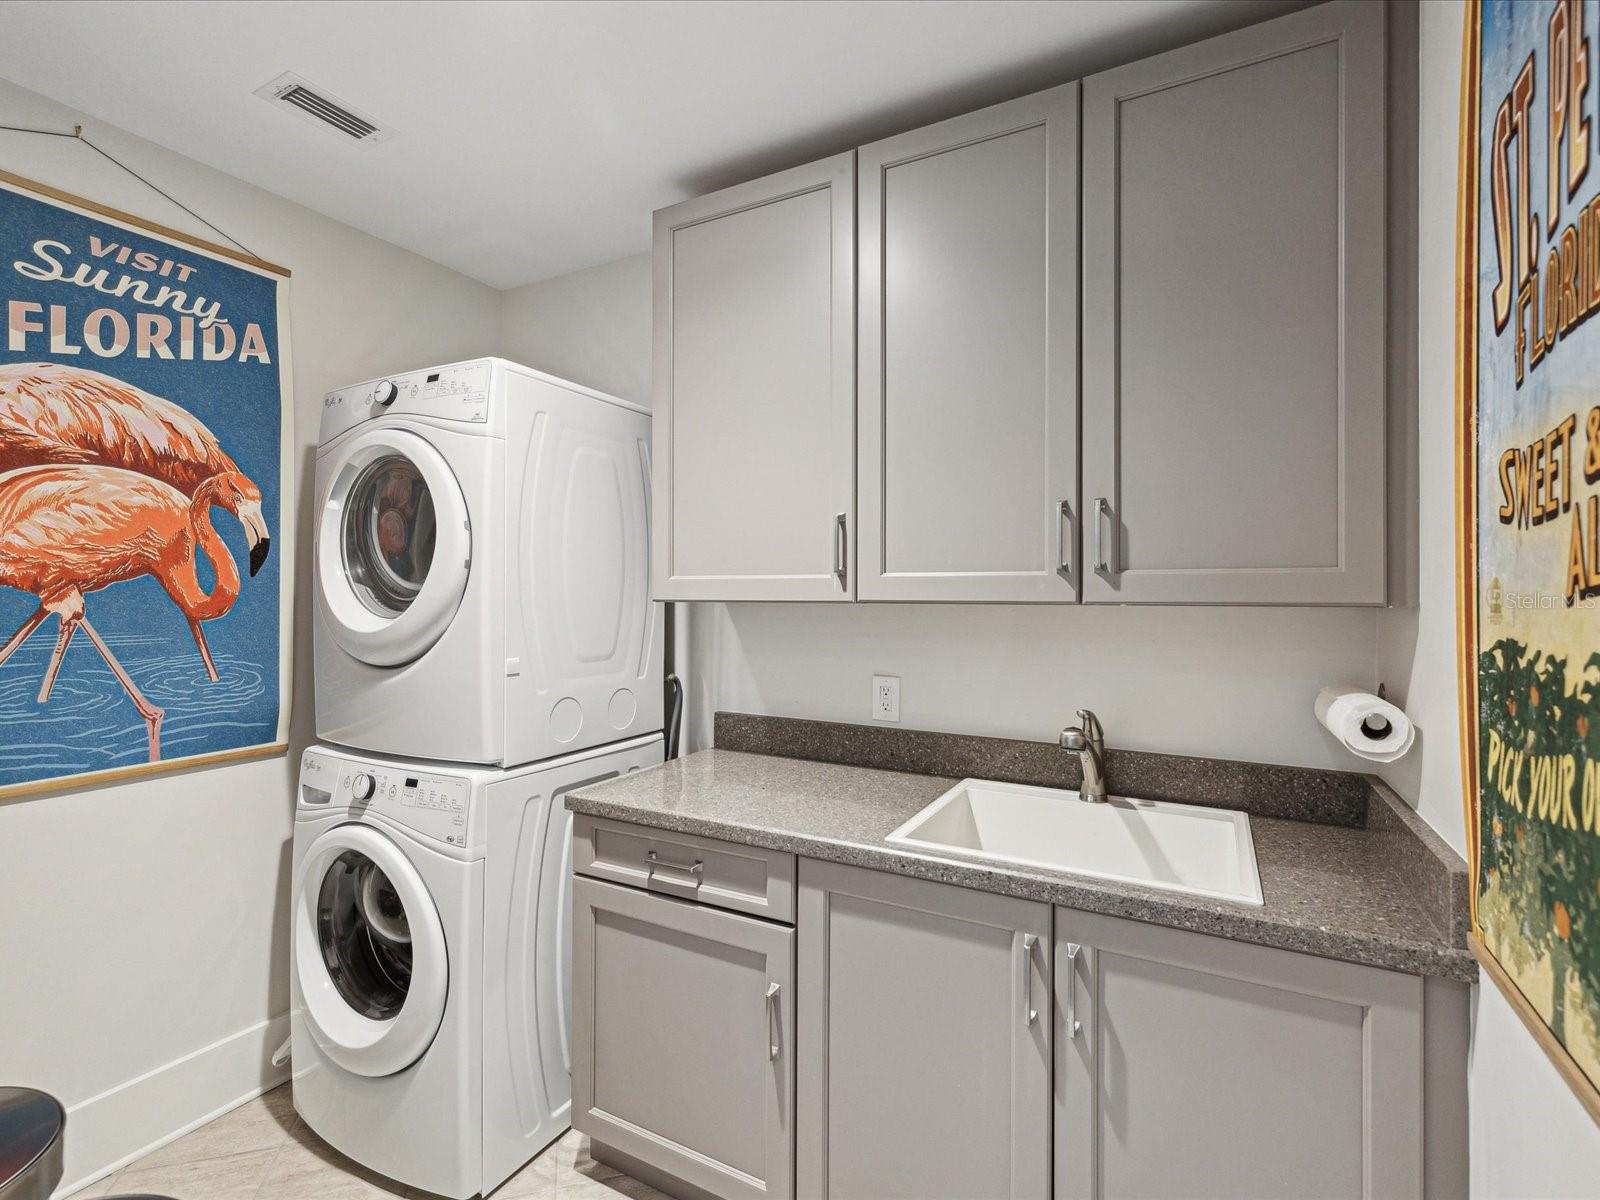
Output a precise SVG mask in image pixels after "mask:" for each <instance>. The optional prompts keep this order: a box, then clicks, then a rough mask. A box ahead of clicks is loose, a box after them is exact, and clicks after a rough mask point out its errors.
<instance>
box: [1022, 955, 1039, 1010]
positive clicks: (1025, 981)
mask: <svg viewBox="0 0 1600 1200" xmlns="http://www.w3.org/2000/svg"><path fill="white" fill-rule="evenodd" d="M1038 941H1039V935H1038V934H1036V933H1025V934H1023V935H1022V1023H1023V1024H1024V1025H1032V1024H1033V1023H1034V1022H1035V1021H1037V1020H1038V1019H1039V1010H1038V1009H1037V1008H1035V1007H1034V1006H1033V947H1034V946H1035V945H1036V944H1037V943H1038Z"/></svg>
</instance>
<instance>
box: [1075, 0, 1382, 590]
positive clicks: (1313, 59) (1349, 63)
mask: <svg viewBox="0 0 1600 1200" xmlns="http://www.w3.org/2000/svg"><path fill="white" fill-rule="evenodd" d="M1387 8H1388V6H1387V5H1386V4H1382V3H1374V2H1370V0H1335V2H1333V3H1328V4H1321V5H1318V6H1317V7H1315V8H1308V9H1306V10H1304V11H1303V12H1296V13H1291V14H1290V15H1288V16H1285V17H1280V18H1278V19H1276V20H1273V21H1267V22H1264V23H1262V24H1260V25H1253V26H1250V27H1249V28H1246V29H1241V30H1237V31H1235V32H1233V33H1229V34H1226V35H1224V36H1222V37H1217V38H1212V39H1211V40H1210V41H1206V42H1201V43H1199V44H1198V45H1194V46H1186V47H1184V48H1182V49H1180V50H1174V51H1172V52H1170V53H1168V54H1163V55H1160V56H1158V57H1156V58H1151V59H1145V60H1144V61H1142V62H1136V63H1132V64H1130V65H1128V66H1125V67H1119V68H1117V69H1116V70H1112V71H1107V72H1105V73H1104V74H1101V75H1095V76H1091V77H1090V78H1089V79H1086V80H1084V83H1083V318H1082V319H1083V331H1082V344H1083V391H1082V403H1083V434H1082V461H1083V477H1082V485H1083V502H1084V506H1085V512H1084V537H1085V547H1086V548H1085V552H1084V557H1085V559H1086V566H1085V571H1084V581H1083V598H1084V600H1085V601H1086V602H1091V603H1092V602H1104V603H1128V602H1168V603H1171V602H1182V603H1227V604H1382V603H1383V602H1384V599H1385V574H1384V566H1385V557H1384V556H1385V546H1386V539H1385V507H1384V504H1385V501H1384V488H1385V483H1384V410H1385V397H1384V387H1385V375H1384V360H1385V341H1384V328H1385V326H1384V288H1385V271H1384V255H1385V220H1386V218H1385V176H1384V130H1385V126H1386V120H1385V107H1384V104H1385V101H1384V78H1385V62H1384V38H1385V20H1386V10H1387Z"/></svg>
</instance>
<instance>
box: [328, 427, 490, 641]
mask: <svg viewBox="0 0 1600 1200" xmlns="http://www.w3.org/2000/svg"><path fill="white" fill-rule="evenodd" d="M321 510H322V511H321V519H320V520H319V522H318V525H317V552H316V558H317V569H316V581H317V597H318V602H319V603H320V604H321V606H322V610H323V613H324V615H325V616H326V617H327V620H328V625H329V628H330V631H331V632H332V634H333V637H334V640H335V641H337V642H338V643H339V645H340V646H341V647H343V648H344V650H345V651H346V652H347V653H349V654H350V655H352V656H353V657H355V658H358V659H360V660H361V661H362V662H366V663H371V664H372V665H373V666H380V667H392V666H399V665H401V664H402V663H407V662H411V661H412V660H413V659H416V658H419V657H421V656H422V655H423V654H426V653H427V652H428V650H429V649H430V648H431V647H432V646H433V644H434V643H435V642H437V641H438V640H439V639H440V638H441V637H442V636H444V631H445V630H446V629H447V628H448V627H449V625H450V621H451V620H452V619H453V618H454V616H455V614H456V609H457V608H458V607H460V604H461V597H462V595H463V594H464V593H465V592H466V588H467V575H468V572H469V570H470V560H471V557H472V532H471V528H470V521H469V519H468V515H467V506H466V501H465V500H464V499H463V498H462V495H461V487H460V485H459V484H458V483H457V482H456V479H455V476H454V475H453V474H452V473H451V471H450V468H449V466H448V464H446V462H445V461H444V458H443V457H442V456H441V455H440V454H439V452H438V451H437V450H436V449H434V448H433V447H432V446H431V445H429V444H428V442H427V441H425V440H424V439H423V438H421V437H419V436H417V435H416V434H414V433H411V432H409V431H407V430H404V429H395V428H386V429H373V430H369V431H368V432H366V433H364V434H362V435H361V436H360V437H358V438H356V439H354V440H353V441H352V442H351V443H350V445H349V446H348V447H346V448H345V449H344V451H343V452H342V454H341V455H340V457H339V458H338V459H337V460H336V462H335V464H334V466H333V468H332V470H331V472H330V473H329V482H328V490H327V494H326V495H325V496H324V497H323V500H322V505H321Z"/></svg>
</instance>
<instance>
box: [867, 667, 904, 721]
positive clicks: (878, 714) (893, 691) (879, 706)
mask: <svg viewBox="0 0 1600 1200" xmlns="http://www.w3.org/2000/svg"><path fill="white" fill-rule="evenodd" d="M872 719H873V720H874V721H898V720H900V676H898V675H874V676H873V677H872Z"/></svg>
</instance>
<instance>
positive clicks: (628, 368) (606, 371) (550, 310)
mask: <svg viewBox="0 0 1600 1200" xmlns="http://www.w3.org/2000/svg"><path fill="white" fill-rule="evenodd" d="M500 353H501V354H502V355H504V356H505V357H506V358H509V359H514V360H515V361H517V362H520V363H526V364H527V365H528V366H530V367H538V368H539V369H540V370H541V371H548V372H550V374H552V375H559V376H560V377H561V378H563V379H570V380H572V382H573V383H581V384H583V385H584V386H585V387H592V388H597V389H598V390H600V391H602V392H610V393H611V394H612V395H613V396H621V397H622V398H623V399H624V400H632V401H634V402H635V403H636V404H643V405H645V406H647V407H648V406H649V404H650V256H649V255H648V254H636V255H634V256H633V257H631V258H623V259H618V260H617V261H616V262H611V263H603V264H601V265H600V266H598V267H590V268H589V269H588V270H586V271H574V272H573V273H572V274H570V275H562V276H560V277H558V278H556V279H551V280H547V281H545V282H544V283H534V284H529V285H528V286H527V287H521V288H516V289H514V290H512V291H509V292H506V293H505V302H504V305H503V306H502V308H501V313H500Z"/></svg>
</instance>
